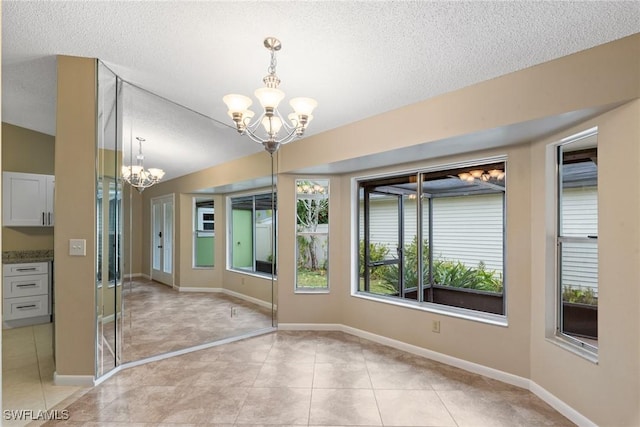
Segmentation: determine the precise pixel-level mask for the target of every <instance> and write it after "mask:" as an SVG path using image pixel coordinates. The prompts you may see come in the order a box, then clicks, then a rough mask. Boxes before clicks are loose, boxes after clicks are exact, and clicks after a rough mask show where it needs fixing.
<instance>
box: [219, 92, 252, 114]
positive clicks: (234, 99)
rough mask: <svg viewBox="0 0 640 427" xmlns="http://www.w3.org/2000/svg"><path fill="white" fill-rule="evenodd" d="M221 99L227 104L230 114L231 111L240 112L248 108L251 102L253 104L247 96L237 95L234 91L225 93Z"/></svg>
mask: <svg viewBox="0 0 640 427" xmlns="http://www.w3.org/2000/svg"><path fill="white" fill-rule="evenodd" d="M222 101H223V102H224V103H225V104H227V108H228V109H229V114H230V115H232V114H233V113H242V112H244V111H246V110H248V109H249V107H250V106H251V104H253V101H252V100H251V98H249V97H248V96H244V95H238V94H235V93H232V94H229V95H225V96H224V97H223V98H222ZM232 117H233V116H232Z"/></svg>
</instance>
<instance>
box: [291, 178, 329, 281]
mask: <svg viewBox="0 0 640 427" xmlns="http://www.w3.org/2000/svg"><path fill="white" fill-rule="evenodd" d="M296 234H297V237H296V240H297V242H296V244H297V254H296V258H297V261H296V288H298V289H327V288H328V287H329V275H328V264H329V180H326V179H324V180H296Z"/></svg>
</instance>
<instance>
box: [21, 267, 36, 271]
mask: <svg viewBox="0 0 640 427" xmlns="http://www.w3.org/2000/svg"><path fill="white" fill-rule="evenodd" d="M36 270H37V268H36V267H28V268H27V267H23V268H16V271H36Z"/></svg>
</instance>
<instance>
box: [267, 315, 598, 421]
mask: <svg viewBox="0 0 640 427" xmlns="http://www.w3.org/2000/svg"><path fill="white" fill-rule="evenodd" d="M278 329H279V330H282V331H340V332H345V333H348V334H351V335H355V336H357V337H360V338H364V339H367V340H369V341H373V342H376V343H379V344H383V345H387V346H389V347H393V348H396V349H398V350H402V351H406V352H408V353H412V354H415V355H418V356H422V357H425V358H427V359H431V360H435V361H437V362H441V363H444V364H446V365H450V366H455V367H456V368H460V369H464V370H465V371H469V372H473V373H475V374H479V375H483V376H485V377H488V378H492V379H494V380H498V381H501V382H504V383H507V384H511V385H514V386H516V387H520V388H524V389H526V390H529V391H531V392H532V393H533V394H535V395H536V396H538V397H539V398H540V399H542V400H544V401H545V402H546V403H548V404H549V405H550V406H551V407H552V408H554V409H555V410H556V411H558V412H560V413H561V414H562V415H564V416H565V417H567V418H568V419H569V420H570V421H572V422H573V423H575V424H577V425H579V426H584V427H597V424H595V423H594V422H593V421H591V420H589V419H588V418H587V417H585V416H584V415H582V414H581V413H580V412H578V411H576V410H575V409H573V408H572V407H571V406H569V405H567V404H566V403H565V402H563V401H562V400H560V399H559V398H558V397H556V396H554V395H553V394H551V393H550V392H548V391H547V390H546V389H544V388H543V387H541V386H540V385H538V384H537V383H535V382H534V381H532V380H530V379H528V378H525V377H521V376H518V375H514V374H510V373H508V372H504V371H500V370H498V369H494V368H490V367H488V366H484V365H480V364H477V363H473V362H469V361H467V360H463V359H458V358H456V357H453V356H449V355H447V354H443V353H438V352H436V351H432V350H428V349H426V348H422V347H418V346H415V345H412V344H407V343H405V342H402V341H398V340H394V339H392V338H387V337H384V336H382V335H377V334H373V333H371V332H367V331H363V330H361V329H356V328H352V327H351V326H346V325H341V324H335V323H280V324H279V325H278Z"/></svg>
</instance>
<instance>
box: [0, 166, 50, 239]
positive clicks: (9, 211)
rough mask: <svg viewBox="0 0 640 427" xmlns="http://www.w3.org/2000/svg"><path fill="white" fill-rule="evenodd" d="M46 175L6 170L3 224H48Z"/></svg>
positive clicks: (3, 182) (3, 186)
mask: <svg viewBox="0 0 640 427" xmlns="http://www.w3.org/2000/svg"><path fill="white" fill-rule="evenodd" d="M46 176H47V175H38V174H30V173H18V172H4V174H3V179H2V211H3V225H5V226H44V225H47V213H48V211H47V205H46V204H47V180H46Z"/></svg>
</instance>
